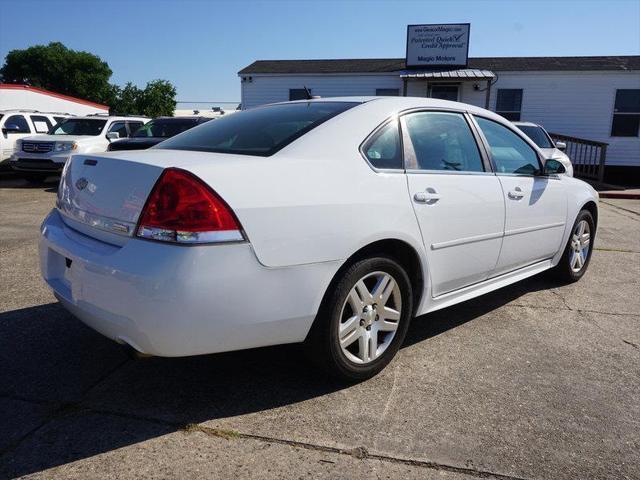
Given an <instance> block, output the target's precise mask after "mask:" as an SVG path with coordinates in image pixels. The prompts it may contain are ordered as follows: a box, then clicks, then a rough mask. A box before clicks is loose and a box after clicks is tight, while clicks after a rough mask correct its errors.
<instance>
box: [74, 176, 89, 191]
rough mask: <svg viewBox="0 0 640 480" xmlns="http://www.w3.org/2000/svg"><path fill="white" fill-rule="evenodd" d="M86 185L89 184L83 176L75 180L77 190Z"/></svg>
mask: <svg viewBox="0 0 640 480" xmlns="http://www.w3.org/2000/svg"><path fill="white" fill-rule="evenodd" d="M87 185H89V180H87V179H86V178H84V177H82V178H79V179H78V181H77V182H76V188H77V189H78V190H84V189H85V188H87Z"/></svg>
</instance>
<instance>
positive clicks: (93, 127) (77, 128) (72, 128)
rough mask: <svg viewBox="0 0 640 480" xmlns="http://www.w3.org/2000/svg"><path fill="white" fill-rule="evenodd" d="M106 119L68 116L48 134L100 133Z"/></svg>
mask: <svg viewBox="0 0 640 480" xmlns="http://www.w3.org/2000/svg"><path fill="white" fill-rule="evenodd" d="M106 123H107V121H106V120H98V119H95V120H94V119H89V118H69V119H66V120H63V121H62V122H60V123H59V124H57V125H55V126H54V127H53V128H52V129H51V130H49V135H91V136H96V135H100V133H101V132H102V129H103V128H104V126H105V124H106Z"/></svg>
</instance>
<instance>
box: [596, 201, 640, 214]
mask: <svg viewBox="0 0 640 480" xmlns="http://www.w3.org/2000/svg"><path fill="white" fill-rule="evenodd" d="M600 203H604V204H605V205H608V206H609V207H613V208H615V209H618V210H622V211H625V212H628V213H631V214H633V215H635V216H637V217H640V213H638V212H636V211H634V210H630V209H628V208H624V207H621V206H619V205H615V204H613V203H609V202H605V201H603V200H600Z"/></svg>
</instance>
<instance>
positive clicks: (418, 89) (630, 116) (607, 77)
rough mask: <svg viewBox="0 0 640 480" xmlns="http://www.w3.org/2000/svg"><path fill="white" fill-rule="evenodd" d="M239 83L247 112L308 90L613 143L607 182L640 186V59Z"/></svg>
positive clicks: (271, 74) (268, 63) (351, 65)
mask: <svg viewBox="0 0 640 480" xmlns="http://www.w3.org/2000/svg"><path fill="white" fill-rule="evenodd" d="M238 76H239V77H240V78H241V95H242V96H241V101H242V108H243V109H246V108H252V107H255V106H258V105H262V104H266V103H273V102H282V101H286V100H294V99H301V98H305V96H304V95H305V92H304V87H307V88H308V89H309V90H310V91H311V93H312V94H313V95H319V96H321V97H335V96H348V95H367V96H368V95H405V96H417V97H436V98H444V99H448V100H457V101H460V102H465V103H470V104H472V105H477V106H481V107H484V108H489V109H490V110H493V111H496V112H498V113H501V114H503V115H504V116H505V117H507V118H509V119H511V120H523V121H531V122H535V123H539V124H541V125H543V126H544V127H545V128H546V129H547V130H548V131H550V132H554V133H557V134H561V135H567V136H572V137H579V138H582V139H587V140H592V141H597V142H604V143H607V144H608V147H607V151H606V168H605V169H604V172H605V178H604V179H605V181H610V182H616V181H619V180H621V179H622V180H624V181H625V183H629V179H630V178H633V179H634V180H635V182H637V183H638V184H640V137H639V133H640V132H639V129H640V56H607V57H495V58H469V60H468V66H467V68H463V69H452V68H446V67H443V68H438V69H434V68H431V69H423V70H416V69H407V68H406V64H405V59H404V58H391V59H351V60H258V61H256V62H254V63H252V64H251V65H249V66H248V67H245V68H243V69H242V70H240V72H238ZM576 148H578V147H576ZM579 148H582V147H581V146H580V147H579ZM586 148H587V147H586V146H585V149H586ZM570 155H571V153H570Z"/></svg>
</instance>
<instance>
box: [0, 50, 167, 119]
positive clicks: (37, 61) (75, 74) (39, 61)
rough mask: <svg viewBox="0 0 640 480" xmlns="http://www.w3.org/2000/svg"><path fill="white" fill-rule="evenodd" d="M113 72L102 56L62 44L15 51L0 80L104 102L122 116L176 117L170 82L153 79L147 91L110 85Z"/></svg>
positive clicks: (8, 56) (131, 85)
mask: <svg viewBox="0 0 640 480" xmlns="http://www.w3.org/2000/svg"><path fill="white" fill-rule="evenodd" d="M111 74H112V71H111V69H110V68H109V65H108V64H107V63H106V62H103V61H102V59H100V57H98V56H97V55H94V54H92V53H89V52H82V51H76V50H72V49H69V48H67V47H66V46H64V45H63V44H62V43H60V42H52V43H49V45H35V46H33V47H29V48H26V49H24V50H12V51H10V52H9V53H8V54H7V56H6V58H5V63H4V65H3V66H2V68H0V81H3V82H5V83H19V84H27V85H31V86H34V87H40V88H44V89H47V90H51V91H54V92H58V93H62V94H65V95H71V96H74V97H78V98H84V99H86V100H90V101H93V102H98V103H103V104H105V105H109V107H111V112H112V113H114V114H121V115H146V116H149V117H156V116H160V115H173V111H174V109H175V107H176V89H175V87H174V86H173V85H172V84H171V83H170V82H169V81H167V80H153V81H151V82H148V83H147V85H146V87H145V88H144V89H140V88H138V87H137V86H135V85H134V84H133V83H131V82H128V83H126V84H125V86H124V87H119V86H118V85H114V84H110V83H109V79H110V78H111Z"/></svg>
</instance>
